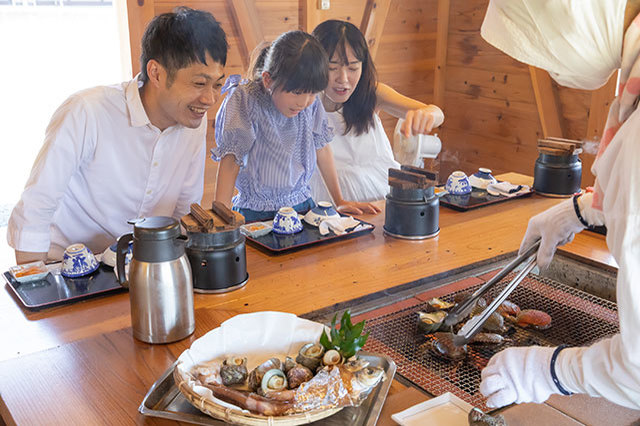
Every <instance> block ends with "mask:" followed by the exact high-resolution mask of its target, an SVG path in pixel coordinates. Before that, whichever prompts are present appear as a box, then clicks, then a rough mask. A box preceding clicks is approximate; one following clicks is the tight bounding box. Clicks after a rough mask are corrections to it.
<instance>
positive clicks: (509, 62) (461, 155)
mask: <svg viewBox="0 0 640 426" xmlns="http://www.w3.org/2000/svg"><path fill="white" fill-rule="evenodd" d="M316 4H317V1H316V0H300V1H297V0H255V1H253V0H188V1H186V2H184V3H178V2H176V1H175V0H128V11H129V22H130V33H131V48H132V63H133V68H134V73H137V72H138V70H139V61H138V57H139V54H140V49H139V44H140V37H141V35H142V32H143V30H144V27H145V26H146V24H147V23H148V21H149V20H150V19H151V18H152V17H153V16H154V15H155V14H158V13H163V12H167V11H170V10H172V9H173V8H174V7H175V6H178V5H185V6H189V7H193V8H198V9H204V10H208V11H210V12H211V13H212V14H213V15H214V16H215V17H216V18H217V19H218V20H219V21H220V22H221V23H222V26H223V28H224V30H225V31H226V33H227V35H228V38H229V42H230V46H231V48H230V52H229V57H228V62H227V74H231V73H242V72H243V71H244V69H245V67H246V63H247V58H246V51H247V49H248V48H247V46H246V45H245V43H246V42H247V28H246V26H245V27H242V26H240V25H238V22H239V20H238V17H237V16H238V13H239V12H238V11H240V13H242V11H243V10H244V11H245V12H246V10H247V9H250V10H253V11H254V12H255V15H254V16H253V18H254V19H255V20H256V21H257V22H259V27H260V28H259V30H257V31H253V32H252V31H249V33H250V34H248V37H249V38H250V39H251V38H255V37H263V38H264V39H266V40H273V39H274V38H275V37H276V36H277V35H278V34H280V33H282V32H284V31H287V30H291V29H298V28H300V29H306V28H309V29H312V28H313V26H314V25H315V24H316V23H319V22H322V21H323V20H325V19H329V18H336V19H344V20H348V21H351V22H353V23H354V24H355V25H356V26H358V27H361V24H362V22H363V16H369V15H368V14H367V15H365V9H366V8H367V5H368V6H369V9H367V11H370V10H371V8H372V7H373V10H374V12H376V11H377V13H378V15H376V19H377V21H376V22H375V23H374V24H375V25H377V26H378V28H379V31H378V33H380V36H379V37H378V38H377V39H376V41H377V43H378V44H377V45H376V49H377V56H376V60H375V62H376V66H377V69H378V74H379V79H380V81H383V82H385V83H387V84H389V85H391V86H392V87H394V88H395V89H396V90H398V91H399V92H401V93H403V94H406V95H407V96H410V97H413V98H416V99H419V100H421V101H423V102H426V103H433V102H436V101H435V99H439V104H440V106H441V108H442V109H443V110H444V112H445V124H444V125H443V126H442V128H441V129H439V130H438V131H437V133H438V134H439V136H440V138H441V139H442V143H443V151H442V154H441V162H440V164H441V176H444V177H445V178H446V175H448V173H450V172H451V171H452V170H454V169H461V170H464V171H465V172H467V173H473V172H474V171H475V170H476V169H477V168H478V167H489V168H491V169H492V170H493V171H494V172H495V173H501V172H507V171H515V172H520V173H525V174H530V175H531V174H533V167H534V163H535V159H536V157H537V151H536V142H537V139H538V138H540V137H542V136H543V135H544V133H545V131H544V129H548V128H552V129H559V130H556V131H555V132H553V134H549V135H548V136H561V137H566V138H572V139H583V138H585V137H586V136H587V135H589V136H590V137H594V136H595V137H597V135H599V134H600V133H601V127H602V126H603V125H604V118H605V117H606V109H607V107H608V103H609V101H610V100H611V98H612V97H613V88H614V85H615V81H613V80H612V84H609V85H608V86H607V87H606V88H605V89H603V90H601V91H599V92H597V93H596V95H595V96H594V95H593V94H591V93H589V92H584V91H579V90H571V89H565V88H559V87H557V85H555V83H553V82H551V83H548V84H547V85H544V84H538V85H536V86H534V84H533V83H532V78H531V70H530V69H529V67H528V66H526V65H524V64H521V63H519V62H517V61H515V60H513V59H511V58H510V57H508V56H507V55H505V54H503V53H502V52H500V51H498V50H497V49H495V48H493V47H492V46H490V45H489V44H488V43H486V42H485V41H484V40H483V39H482V38H481V37H480V26H481V24H482V19H483V17H484V12H485V10H486V6H487V4H488V0H375V1H371V0H370V2H369V4H368V2H367V0H331V8H330V10H328V11H319V10H317V9H316V8H315V6H316ZM385 15H386V16H385ZM371 16H373V15H371ZM439 16H440V22H439V19H438V17H439ZM245 18H246V14H245ZM380 18H382V21H380ZM245 22H246V21H245ZM374 30H375V28H374ZM243 35H244V38H243ZM247 44H249V45H250V46H251V45H252V43H251V41H249V42H248V43H247ZM543 76H546V73H545V74H543ZM547 80H548V78H547ZM543 83H544V81H543ZM434 87H437V89H436V94H435V95H434ZM534 89H536V90H537V91H538V93H539V94H540V96H539V97H538V98H536V90H534ZM540 102H542V104H541V103H540ZM549 105H551V106H552V107H553V108H555V110H553V108H552V111H555V114H550V113H549V112H548V110H549ZM216 110H217V108H216ZM545 111H547V112H546V113H545ZM545 114H546V116H545ZM214 116H215V111H214V112H210V114H209V117H210V118H211V119H213V117H214ZM381 117H382V120H383V123H384V125H385V129H386V130H387V134H388V135H389V137H390V140H393V135H392V132H393V129H394V127H395V123H396V119H395V118H393V117H391V116H389V115H387V114H381ZM543 122H544V123H545V126H543ZM549 123H551V124H552V125H551V127H549V126H550V124H549ZM553 124H555V127H554V126H553ZM543 127H544V129H543ZM557 133H561V134H557ZM208 143H209V145H212V144H213V131H211V132H209V135H208ZM592 157H593V156H592V155H590V154H583V155H582V156H581V158H582V159H583V163H584V173H583V185H586V184H590V183H592V180H593V178H592V176H591V175H590V173H589V167H590V164H591V162H592ZM206 179H207V183H208V185H207V187H208V188H212V183H213V181H212V179H213V176H212V172H210V171H208V176H207V178H206Z"/></svg>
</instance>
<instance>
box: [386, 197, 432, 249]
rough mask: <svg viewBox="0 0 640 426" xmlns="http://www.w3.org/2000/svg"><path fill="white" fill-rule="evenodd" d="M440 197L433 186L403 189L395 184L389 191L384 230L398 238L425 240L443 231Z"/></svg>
mask: <svg viewBox="0 0 640 426" xmlns="http://www.w3.org/2000/svg"><path fill="white" fill-rule="evenodd" d="M439 208H440V199H439V198H438V196H437V195H435V191H434V188H433V187H430V188H424V189H421V188H416V189H402V188H398V187H394V186H392V187H391V192H390V193H389V195H387V199H386V207H385V217H384V231H385V232H386V233H387V234H388V235H390V236H392V237H397V238H404V239H412V240H421V239H425V238H432V237H435V236H436V235H438V233H439V232H440V227H439Z"/></svg>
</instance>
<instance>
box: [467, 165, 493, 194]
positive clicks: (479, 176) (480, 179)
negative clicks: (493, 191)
mask: <svg viewBox="0 0 640 426" xmlns="http://www.w3.org/2000/svg"><path fill="white" fill-rule="evenodd" d="M469 182H470V183H471V186H472V187H474V188H478V189H487V186H489V185H491V184H492V183H496V182H497V180H496V178H494V177H493V175H492V174H491V169H487V168H484V167H480V168H479V169H478V171H477V172H475V173H474V174H472V175H471V176H469Z"/></svg>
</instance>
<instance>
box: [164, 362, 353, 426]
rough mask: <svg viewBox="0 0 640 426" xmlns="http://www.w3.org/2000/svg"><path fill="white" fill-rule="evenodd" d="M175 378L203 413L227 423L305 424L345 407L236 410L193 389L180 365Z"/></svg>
mask: <svg viewBox="0 0 640 426" xmlns="http://www.w3.org/2000/svg"><path fill="white" fill-rule="evenodd" d="M173 379H174V381H175V383H176V385H177V386H178V389H179V390H180V392H181V393H182V394H183V395H184V396H185V398H187V400H188V401H189V402H190V403H191V404H193V406H194V407H196V408H197V409H199V410H200V411H202V412H203V413H205V414H207V415H209V416H211V417H213V418H216V419H219V420H222V421H225V422H227V423H231V424H236V425H245V426H263V425H268V426H271V425H279V426H295V425H304V424H308V423H311V422H315V421H318V420H321V419H324V418H326V417H329V416H332V415H334V414H336V413H337V412H339V411H340V410H342V408H344V407H340V408H331V409H328V410H313V411H308V412H306V413H299V414H291V415H288V416H277V417H273V416H262V415H259V414H253V413H245V412H243V411H241V410H240V409H237V410H234V409H231V408H227V407H223V406H222V405H219V404H216V403H215V402H214V401H212V400H210V399H208V398H204V397H202V396H200V395H198V394H197V393H195V392H194V391H193V389H191V388H190V387H189V386H188V385H187V383H186V382H185V381H183V380H182V376H181V375H180V372H179V371H178V366H177V365H176V367H175V368H174V369H173Z"/></svg>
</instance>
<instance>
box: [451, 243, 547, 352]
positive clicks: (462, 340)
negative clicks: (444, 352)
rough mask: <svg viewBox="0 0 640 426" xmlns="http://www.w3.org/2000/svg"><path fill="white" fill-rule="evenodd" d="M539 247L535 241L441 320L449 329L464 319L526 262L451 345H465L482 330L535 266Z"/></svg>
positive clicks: (464, 327) (462, 329) (466, 325)
mask: <svg viewBox="0 0 640 426" xmlns="http://www.w3.org/2000/svg"><path fill="white" fill-rule="evenodd" d="M539 246H540V240H538V241H536V242H535V243H534V244H533V245H532V246H531V247H529V249H528V250H527V251H526V252H525V253H523V254H522V255H520V256H518V257H516V258H515V259H514V260H512V261H511V262H510V263H509V264H508V265H507V266H505V267H504V268H503V269H502V270H501V271H500V272H498V273H497V274H496V275H495V276H494V277H493V278H491V279H490V280H489V281H487V283H486V284H484V285H483V286H482V287H480V288H479V289H478V290H476V291H475V292H474V293H473V294H472V295H471V297H469V298H468V299H467V300H465V301H463V302H462V303H460V304H459V305H457V306H456V307H455V308H453V309H452V310H451V312H449V314H448V315H447V316H446V317H445V319H444V320H443V325H444V326H445V327H451V326H454V325H455V324H457V323H459V322H460V321H462V320H463V319H465V318H466V317H467V316H468V315H469V313H471V310H472V309H473V308H474V306H476V303H477V302H478V300H479V299H480V297H482V296H483V295H484V294H485V293H486V292H488V291H489V290H490V289H491V288H492V287H493V286H494V285H496V284H497V283H498V282H500V281H501V280H502V279H503V278H504V277H505V276H507V274H509V273H510V272H511V271H513V270H514V269H515V268H516V267H518V266H519V265H520V264H522V263H523V262H524V261H525V260H526V261H527V262H526V264H525V266H524V268H523V269H522V270H521V271H520V272H519V273H518V275H517V276H516V277H515V278H514V279H513V280H512V281H511V282H510V283H509V284H507V286H506V287H505V288H504V289H503V290H502V291H501V292H500V294H498V296H497V297H496V298H495V299H494V300H493V301H492V302H491V303H490V304H489V305H488V306H487V307H486V308H485V309H484V310H483V311H482V313H481V314H480V315H476V316H474V317H473V318H471V319H470V320H469V321H467V323H466V324H465V325H464V326H463V327H462V328H461V329H460V331H459V332H458V333H457V334H456V335H455V336H454V337H453V343H454V344H455V345H456V346H462V345H465V344H466V343H467V342H469V340H471V338H472V337H473V336H474V335H475V334H476V333H477V332H478V331H480V329H481V328H482V326H483V325H484V323H485V321H487V319H489V317H490V316H491V314H493V313H494V312H495V311H496V309H498V307H499V306H500V305H501V304H502V302H504V301H505V300H506V299H507V297H508V296H509V295H510V294H511V292H512V291H513V290H515V288H516V287H517V286H518V284H520V282H521V281H522V280H523V279H524V277H525V276H527V274H529V272H531V270H532V269H533V268H535V266H536V258H535V256H534V255H535V254H536V252H537V250H538V247H539Z"/></svg>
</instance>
